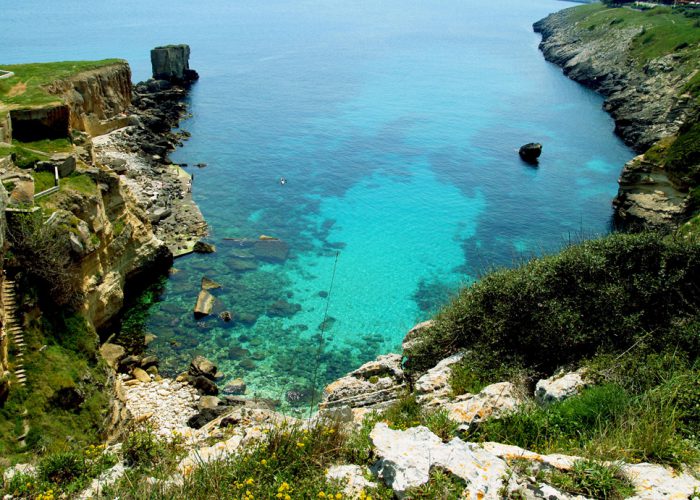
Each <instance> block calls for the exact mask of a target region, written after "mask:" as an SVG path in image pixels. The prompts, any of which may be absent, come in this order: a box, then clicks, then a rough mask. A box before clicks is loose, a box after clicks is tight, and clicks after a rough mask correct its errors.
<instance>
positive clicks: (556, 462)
mask: <svg viewBox="0 0 700 500" xmlns="http://www.w3.org/2000/svg"><path fill="white" fill-rule="evenodd" d="M482 446H483V448H484V449H485V450H486V451H488V452H489V453H491V454H493V455H496V456H497V457H499V458H502V459H504V460H506V461H511V460H519V459H521V460H529V461H530V462H532V463H534V464H544V465H548V466H550V467H554V468H555V469H559V470H565V471H566V470H571V468H572V467H573V466H574V463H575V462H578V461H579V460H583V458H582V457H577V456H572V455H560V454H558V453H553V454H551V455H541V454H539V453H535V452H534V451H529V450H526V449H524V448H520V447H519V446H514V445H511V444H501V443H493V442H486V443H483V444H482Z"/></svg>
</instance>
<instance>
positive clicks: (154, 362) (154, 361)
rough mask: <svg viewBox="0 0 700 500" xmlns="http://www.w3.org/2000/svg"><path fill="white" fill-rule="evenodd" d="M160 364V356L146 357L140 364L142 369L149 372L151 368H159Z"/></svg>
mask: <svg viewBox="0 0 700 500" xmlns="http://www.w3.org/2000/svg"><path fill="white" fill-rule="evenodd" d="M158 363H159V361H158V356H153V355H150V356H144V357H143V358H141V362H140V364H141V368H143V369H144V370H148V369H149V368H153V367H157V366H158Z"/></svg>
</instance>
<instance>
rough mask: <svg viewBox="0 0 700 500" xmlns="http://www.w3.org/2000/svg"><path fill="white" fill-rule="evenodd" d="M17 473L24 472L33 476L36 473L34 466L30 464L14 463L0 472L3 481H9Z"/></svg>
mask: <svg viewBox="0 0 700 500" xmlns="http://www.w3.org/2000/svg"><path fill="white" fill-rule="evenodd" d="M17 474H25V475H27V476H35V475H36V467H35V466H33V465H32V464H16V465H13V466H12V467H8V468H7V470H5V472H4V473H3V474H2V477H3V479H5V481H6V482H7V481H10V480H12V478H13V477H15V476H16V475H17Z"/></svg>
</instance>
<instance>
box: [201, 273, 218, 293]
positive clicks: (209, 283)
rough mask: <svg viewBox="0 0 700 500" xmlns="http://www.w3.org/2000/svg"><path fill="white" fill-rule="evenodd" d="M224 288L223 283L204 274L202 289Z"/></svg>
mask: <svg viewBox="0 0 700 500" xmlns="http://www.w3.org/2000/svg"><path fill="white" fill-rule="evenodd" d="M218 288H222V285H221V283H218V282H216V281H214V280H213V279H209V278H207V277H206V276H202V290H216V289H218Z"/></svg>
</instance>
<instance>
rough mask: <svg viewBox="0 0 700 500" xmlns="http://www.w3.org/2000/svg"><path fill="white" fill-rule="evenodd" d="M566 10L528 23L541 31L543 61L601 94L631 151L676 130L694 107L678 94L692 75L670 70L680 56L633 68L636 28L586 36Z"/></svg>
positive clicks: (640, 28) (652, 142) (689, 98)
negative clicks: (631, 55)
mask: <svg viewBox="0 0 700 500" xmlns="http://www.w3.org/2000/svg"><path fill="white" fill-rule="evenodd" d="M571 14H572V13H571V9H565V10H562V11H560V12H556V13H554V14H550V15H549V16H547V17H546V18H545V19H542V20H541V21H538V22H536V23H535V24H534V29H535V31H536V32H538V33H541V34H542V42H541V43H540V49H541V50H542V53H543V54H544V56H545V59H547V60H548V61H550V62H553V63H555V64H557V65H558V66H561V67H562V68H563V70H564V73H565V74H566V75H567V76H568V77H569V78H571V79H573V80H576V81H577V82H579V83H582V84H584V85H586V86H588V87H591V88H592V89H593V90H595V91H597V92H599V93H601V94H602V95H603V96H605V97H606V101H605V104H604V107H605V109H606V111H608V112H609V113H610V114H611V115H612V117H613V118H614V119H615V127H616V128H615V130H616V132H617V133H618V134H619V135H620V137H622V139H623V140H624V141H625V142H626V143H627V144H628V145H629V146H631V147H633V148H634V149H636V150H637V151H640V152H642V151H645V150H646V149H648V148H649V147H650V146H652V145H653V144H654V143H656V142H657V141H658V140H659V139H661V138H662V137H666V136H669V135H673V134H675V133H677V132H678V129H679V127H680V126H681V125H682V124H683V123H685V122H686V121H687V119H688V118H689V116H692V115H693V114H694V111H695V107H696V105H695V103H694V102H693V99H692V97H691V96H690V95H689V94H686V93H684V92H683V88H684V87H685V85H686V84H687V83H688V81H689V80H690V78H692V77H693V76H694V74H689V75H683V74H680V73H678V72H676V71H674V69H675V68H676V66H678V60H680V58H681V57H682V56H681V55H679V54H669V55H666V56H663V57H660V58H658V59H653V60H651V61H649V62H648V63H647V64H645V65H644V66H637V65H636V64H634V63H633V62H632V61H630V58H629V49H630V44H631V43H632V41H633V39H634V38H635V37H636V36H637V35H639V34H640V32H641V30H642V29H643V28H642V27H639V28H637V27H630V28H624V29H617V28H611V29H609V30H607V31H606V35H605V36H597V35H596V36H592V35H587V34H586V33H585V31H586V30H584V29H583V28H582V27H579V26H578V23H576V22H574V21H573V20H572V19H571Z"/></svg>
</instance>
